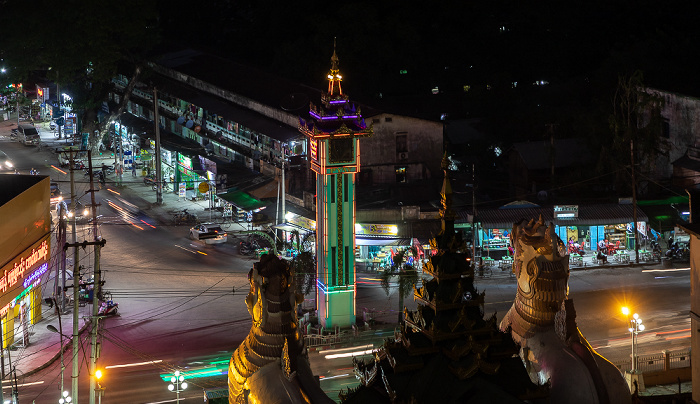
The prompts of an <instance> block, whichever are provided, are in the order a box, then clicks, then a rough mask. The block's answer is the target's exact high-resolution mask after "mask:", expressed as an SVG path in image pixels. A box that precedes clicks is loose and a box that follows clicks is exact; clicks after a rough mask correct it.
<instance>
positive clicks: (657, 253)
mask: <svg viewBox="0 0 700 404" xmlns="http://www.w3.org/2000/svg"><path fill="white" fill-rule="evenodd" d="M649 246H650V247H651V256H652V258H653V259H654V261H659V262H661V246H660V245H659V243H658V242H657V241H656V240H651V243H650V245H649Z"/></svg>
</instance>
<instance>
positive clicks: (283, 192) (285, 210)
mask: <svg viewBox="0 0 700 404" xmlns="http://www.w3.org/2000/svg"><path fill="white" fill-rule="evenodd" d="M285 192H286V190H285V189H284V150H282V218H281V222H282V223H285V222H286V220H287V218H286V217H285V215H286V214H287V207H286V205H285V199H287V197H286V196H285V195H286V194H285ZM286 234H287V232H286V231H284V230H282V235H283V236H286ZM285 242H287V237H283V238H282V243H283V244H282V245H284V243H285Z"/></svg>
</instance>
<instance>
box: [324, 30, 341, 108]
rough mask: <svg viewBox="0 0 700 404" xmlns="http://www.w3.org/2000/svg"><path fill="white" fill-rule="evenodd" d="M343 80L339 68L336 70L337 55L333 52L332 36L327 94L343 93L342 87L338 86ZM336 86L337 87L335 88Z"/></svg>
mask: <svg viewBox="0 0 700 404" xmlns="http://www.w3.org/2000/svg"><path fill="white" fill-rule="evenodd" d="M342 80H343V76H341V75H340V70H338V55H336V53H335V38H333V56H331V71H330V72H328V94H329V95H336V93H337V95H339V96H342V95H343V88H342V87H341V86H340V82H341V81H342ZM336 86H337V87H338V88H337V90H336Z"/></svg>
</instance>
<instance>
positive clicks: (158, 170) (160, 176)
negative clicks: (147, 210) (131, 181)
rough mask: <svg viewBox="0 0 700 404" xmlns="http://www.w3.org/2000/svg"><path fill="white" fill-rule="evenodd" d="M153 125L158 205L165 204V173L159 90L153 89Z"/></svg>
mask: <svg viewBox="0 0 700 404" xmlns="http://www.w3.org/2000/svg"><path fill="white" fill-rule="evenodd" d="M153 121H154V122H153V123H154V124H155V126H156V128H155V131H156V185H157V187H156V203H157V204H158V205H162V204H163V173H161V170H162V167H161V163H160V159H161V153H160V115H159V114H158V89H157V88H156V87H153Z"/></svg>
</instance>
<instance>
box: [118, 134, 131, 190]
mask: <svg viewBox="0 0 700 404" xmlns="http://www.w3.org/2000/svg"><path fill="white" fill-rule="evenodd" d="M117 135H118V136H117V138H118V139H119V166H120V167H121V169H120V170H119V174H118V178H119V185H122V184H123V183H124V169H125V167H124V149H123V148H122V147H123V145H122V125H121V120H120V121H119V133H118V134H117ZM131 158H132V159H133V158H134V156H133V155H132V156H131ZM132 161H133V160H132Z"/></svg>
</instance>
